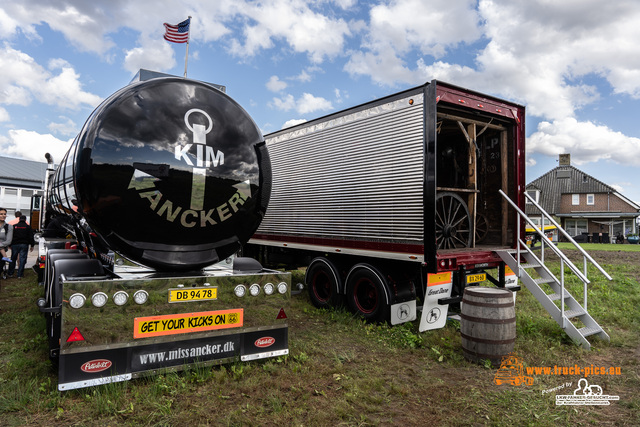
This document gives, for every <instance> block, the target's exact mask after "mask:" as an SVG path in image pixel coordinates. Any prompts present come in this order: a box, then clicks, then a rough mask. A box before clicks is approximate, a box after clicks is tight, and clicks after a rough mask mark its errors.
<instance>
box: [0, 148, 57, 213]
mask: <svg viewBox="0 0 640 427" xmlns="http://www.w3.org/2000/svg"><path fill="white" fill-rule="evenodd" d="M43 160H44V156H43ZM46 170H47V163H46V162H44V161H43V162H35V161H33V160H24V159H16V158H12V157H4V156H0V207H3V208H5V209H6V210H7V220H8V221H12V220H13V219H14V218H15V211H20V212H22V214H23V215H26V216H27V221H30V220H31V210H32V206H31V203H32V202H31V200H32V196H34V195H42V193H43V191H42V190H43V187H44V176H45V173H46Z"/></svg>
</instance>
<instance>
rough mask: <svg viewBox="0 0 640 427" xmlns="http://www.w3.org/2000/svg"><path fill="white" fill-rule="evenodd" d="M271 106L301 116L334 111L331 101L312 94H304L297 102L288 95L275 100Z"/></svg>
mask: <svg viewBox="0 0 640 427" xmlns="http://www.w3.org/2000/svg"><path fill="white" fill-rule="evenodd" d="M269 105H270V106H271V107H273V108H276V109H278V110H282V111H292V110H295V111H296V112H298V113H299V114H308V113H313V112H315V111H326V110H331V109H333V105H332V104H331V101H328V100H327V99H325V98H322V97H317V96H313V95H312V94H310V93H303V94H302V96H301V97H300V98H298V100H296V99H295V98H294V97H293V95H291V94H287V95H285V96H283V97H281V98H273V99H272V101H271V103H270V104H269Z"/></svg>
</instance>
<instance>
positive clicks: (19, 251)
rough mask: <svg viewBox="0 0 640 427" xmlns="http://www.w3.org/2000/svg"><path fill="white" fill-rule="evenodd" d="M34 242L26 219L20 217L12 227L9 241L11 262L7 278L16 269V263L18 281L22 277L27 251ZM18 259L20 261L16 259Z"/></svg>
mask: <svg viewBox="0 0 640 427" xmlns="http://www.w3.org/2000/svg"><path fill="white" fill-rule="evenodd" d="M35 244H36V242H35V240H34V239H33V230H32V229H31V226H30V225H29V224H27V217H26V216H24V215H22V216H20V221H18V223H17V224H15V225H14V226H13V240H12V241H11V262H10V263H9V271H8V272H7V273H8V275H9V277H11V276H13V273H14V271H15V269H16V261H19V263H18V279H21V278H22V276H23V275H24V267H25V265H26V264H27V251H28V250H29V246H31V251H33V247H34V246H35ZM18 257H20V259H18Z"/></svg>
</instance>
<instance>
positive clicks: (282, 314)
mask: <svg viewBox="0 0 640 427" xmlns="http://www.w3.org/2000/svg"><path fill="white" fill-rule="evenodd" d="M286 318H287V315H286V314H285V312H284V308H281V309H280V313H278V316H277V317H276V320H277V319H286Z"/></svg>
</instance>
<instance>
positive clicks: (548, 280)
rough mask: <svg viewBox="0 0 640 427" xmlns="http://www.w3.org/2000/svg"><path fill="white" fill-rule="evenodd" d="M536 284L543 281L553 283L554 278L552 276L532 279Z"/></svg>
mask: <svg viewBox="0 0 640 427" xmlns="http://www.w3.org/2000/svg"><path fill="white" fill-rule="evenodd" d="M533 281H534V282H535V284H536V285H541V284H543V283H554V282H555V281H556V279H554V278H553V277H540V278H538V279H533Z"/></svg>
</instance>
